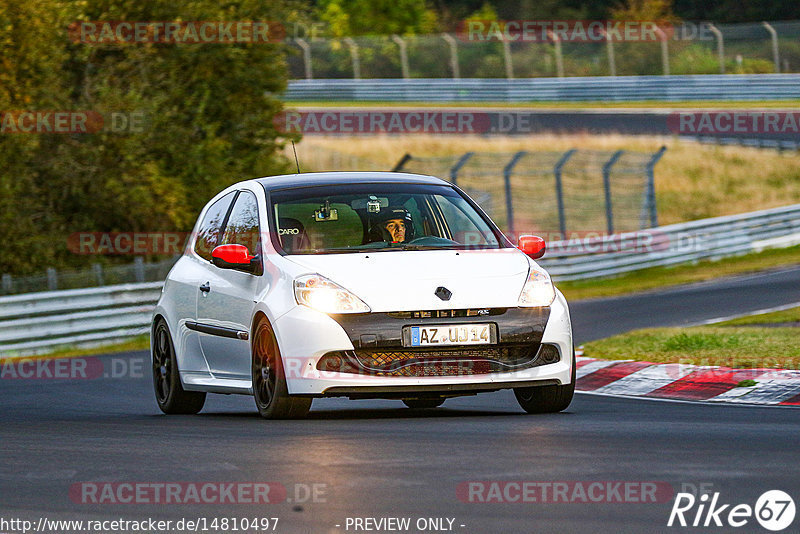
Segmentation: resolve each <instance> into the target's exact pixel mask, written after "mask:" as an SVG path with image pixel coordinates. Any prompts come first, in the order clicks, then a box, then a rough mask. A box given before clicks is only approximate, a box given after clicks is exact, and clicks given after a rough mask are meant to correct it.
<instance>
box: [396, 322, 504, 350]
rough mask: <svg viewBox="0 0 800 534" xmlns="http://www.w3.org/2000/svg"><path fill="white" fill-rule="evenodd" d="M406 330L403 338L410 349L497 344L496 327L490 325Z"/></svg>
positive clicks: (454, 325)
mask: <svg viewBox="0 0 800 534" xmlns="http://www.w3.org/2000/svg"><path fill="white" fill-rule="evenodd" d="M405 330H406V332H404V334H405V335H404V336H403V338H404V341H406V346H409V347H427V346H443V345H489V344H492V343H496V342H497V336H496V334H495V330H494V325H493V324H490V323H486V324H480V323H472V324H448V325H438V326H410V327H407V328H406V329H405Z"/></svg>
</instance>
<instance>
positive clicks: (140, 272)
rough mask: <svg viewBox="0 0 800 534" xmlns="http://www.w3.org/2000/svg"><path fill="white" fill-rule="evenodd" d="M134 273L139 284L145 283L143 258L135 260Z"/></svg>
mask: <svg viewBox="0 0 800 534" xmlns="http://www.w3.org/2000/svg"><path fill="white" fill-rule="evenodd" d="M133 273H134V276H136V281H137V282H144V259H143V258H142V257H141V256H139V257H137V258H135V259H134V260H133Z"/></svg>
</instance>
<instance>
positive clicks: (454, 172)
mask: <svg viewBox="0 0 800 534" xmlns="http://www.w3.org/2000/svg"><path fill="white" fill-rule="evenodd" d="M473 154H474V152H467V153H466V154H464V155H463V156H461V157H460V158H458V161H457V162H456V164H455V165H453V166H452V167H451V168H450V181H451V182H452V183H453V185H456V182H457V181H458V171H460V170H461V167H463V166H464V165H466V164H467V161H469V158H471V157H472V155H473Z"/></svg>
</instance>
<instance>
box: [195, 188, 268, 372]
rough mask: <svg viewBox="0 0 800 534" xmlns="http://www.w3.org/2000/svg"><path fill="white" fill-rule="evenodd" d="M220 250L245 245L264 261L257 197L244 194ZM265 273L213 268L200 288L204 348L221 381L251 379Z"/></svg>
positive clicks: (236, 203) (239, 197) (199, 317)
mask: <svg viewBox="0 0 800 534" xmlns="http://www.w3.org/2000/svg"><path fill="white" fill-rule="evenodd" d="M219 244H220V245H230V244H237V245H244V246H246V247H247V249H248V250H249V251H250V253H251V254H254V255H259V256H260V255H261V232H260V224H259V216H258V201H257V199H256V196H255V194H254V193H252V192H251V191H239V194H238V195H237V197H236V200H235V201H234V204H233V208H232V209H231V212H230V215H229V216H228V219H227V222H226V223H225V228H224V232H223V234H222V239H221V240H220V242H219ZM262 261H263V260H262ZM261 271H262V269H259V270H258V271H257V272H255V273H247V272H244V271H239V270H234V269H221V268H219V267H217V266H215V265H213V264H209V266H208V277H207V278H208V279H207V280H206V282H205V284H203V285H202V286H201V287H200V288H198V289H199V291H198V297H197V323H198V328H199V330H200V346H201V347H202V350H203V355H204V356H205V358H206V361H207V362H208V366H209V368H210V369H211V372H212V374H213V375H214V376H215V377H216V378H230V379H242V380H249V379H250V367H251V363H250V343H249V341H248V338H249V333H250V320H251V318H252V316H253V308H254V307H255V295H256V292H257V290H258V284H259V279H260V277H261V274H262V273H261Z"/></svg>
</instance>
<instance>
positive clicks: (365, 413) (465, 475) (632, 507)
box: [0, 268, 800, 533]
mask: <svg viewBox="0 0 800 534" xmlns="http://www.w3.org/2000/svg"><path fill="white" fill-rule="evenodd" d="M798 288H800V268H793V269H783V270H778V271H775V272H771V273H768V274H761V275H756V276H746V277H738V278H734V279H728V280H723V281H717V282H713V283H705V284H697V285H693V286H688V287H682V288H679V289H673V290H669V291H661V292H652V293H648V294H643V295H637V296H630V297H622V298H615V299H602V300H593V301H584V302H576V303H574V304H573V306H572V314H573V321H574V328H575V333H576V338H577V339H578V340H579V341H586V340H588V339H592V338H595V337H598V336H602V335H608V334H613V333H616V332H619V331H622V330H627V329H629V328H635V327H639V326H653V325H679V324H689V323H696V322H701V321H704V320H708V319H713V318H715V317H719V316H724V315H727V314H733V313H737V312H742V311H750V310H757V309H763V308H768V307H772V306H779V305H782V304H788V303H791V302H796V301H799V300H800V293H798V291H800V290H799V289H798ZM103 360H104V362H105V363H106V364H107V365H110V364H111V362H116V364H115V365H116V366H117V372H119V374H120V375H121V376H119V377H116V378H115V377H110V376H109V377H105V378H102V377H101V378H97V379H95V380H0V520H2V519H5V520H8V519H12V518H20V519H28V520H31V521H34V522H38V520H39V518H47V519H48V520H53V519H77V520H89V519H118V518H125V519H135V520H144V519H148V518H154V519H160V520H173V521H177V520H179V519H181V518H189V519H197V518H198V517H206V518H208V520H209V521H211V519H213V518H214V517H218V518H219V517H229V518H231V517H239V518H241V517H248V518H257V517H278V518H279V523H278V527H277V529H276V530H275V532H292V533H294V532H313V533H316V532H324V533H336V532H356V531H357V530H354V529H353V527H352V526H351V527H350V528H349V529H346V525H347V518H365V517H375V518H380V517H408V518H411V521H412V522H411V525H412V528H410V529H409V530H407V531H406V532H434V531H437V530H432V529H427V530H417V529H416V526H415V522H416V521H417V519H419V518H429V517H431V518H451V519H454V522H453V527H452V530H451V531H452V532H465V533H466V532H470V533H475V532H478V533H484V532H486V533H495V532H511V533H517V532H519V533H523V532H648V533H649V532H675V531H707V530H709V528H702V527H700V528H679V527H672V528H668V527H667V526H666V525H667V520H668V518H669V514H670V510H671V507H672V502H673V495H672V493H670V494H669V495H668V497H667V499H660V500H662V501H663V502H657V503H637V502H625V503H585V502H573V503H548V504H542V503H539V502H527V503H497V502H491V503H478V502H465V500H462V499H460V498H459V494H458V493H457V488H458V487H459V484H462V483H465V482H468V481H538V482H561V481H585V483H586V484H588V483H590V482H595V481H631V482H643V481H657V482H665V483H667V484H669V485H670V486H671V488H672V491H673V492H678V491H680V490H681V488H682V487H686V488H691V487H692V486H694V487H699V486H700V485H701V484H704V485H705V488H706V489H708V490H710V491H711V492H719V493H720V497H719V501H720V503H730V504H739V503H746V504H749V505H751V506H753V505H754V504H755V502H756V499H757V498H758V497H759V496H760V495H761V494H762V493H763V492H764V491H767V490H771V489H781V490H783V491H785V492H787V493H789V494H790V495H791V496H792V497H793V498H794V499H795V501H796V502H798V503H800V462H798V460H799V459H800V451H798V446H797V444H798V436H800V411H797V410H796V409H792V408H774V407H748V406H720V405H707V404H693V403H677V402H663V401H654V400H638V399H624V398H611V397H602V396H597V395H588V394H578V395H576V398H575V401H574V402H573V404H572V405H571V406H570V408H569V409H568V410H567V411H566V412H564V413H560V414H552V415H544V416H530V415H525V414H524V413H523V412H522V411H521V409H520V408H519V407H518V405H517V403H516V401H515V399H514V396H513V394H512V393H511V392H509V391H504V392H498V393H492V394H483V395H478V396H474V397H462V398H457V399H450V400H448V401H447V402H446V403H445V405H444V406H443V407H442V408H438V409H435V410H428V411H412V410H409V409H406V408H404V407H403V405H402V404H401V403H400V402H399V401H382V400H362V401H348V400H345V399H325V400H315V401H314V406H313V408H312V412H311V415H310V417H309V419H307V420H303V421H264V420H261V419H260V418H259V417H258V415H257V413H256V410H255V406H254V404H253V401H252V399H250V398H249V397H239V396H222V395H211V396H209V398H208V401H207V403H206V407H205V409H204V410H203V412H202V413H201V414H200V415H198V416H170V417H167V416H163V415H161V414H160V412H159V411H158V410H157V408H156V405H155V401H154V400H153V393H152V385H151V381H150V378H149V375H148V372H147V371H148V368H147V363H148V356H147V353H144V352H138V353H128V354H122V355H115V356H107V357H104V358H103ZM137 365H138V366H141V367H143V369H140V368H137V367H136V366H137ZM132 367H133V370H131V368H132ZM107 368H109V369H110V368H111V367H107ZM105 481H108V482H139V483H160V482H179V481H182V482H196V483H201V482H212V481H213V482H277V483H280V484H282V485H283V486H284V487H285V488H286V489H287V492H288V497H289V499H290V500H291V501H292V502H285V501H284V502H280V503H276V504H235V505H231V504H225V505H218V504H194V503H188V504H169V505H167V504H161V505H152V504H83V503H80V502H74V501H73V500H72V499H71V498H70V493H69V492H70V488H71V487H72V486H73V485H75V484H80V483H82V482H105ZM313 484H318V485H320V484H321V485H324V486H318V488H324V491H325V493H324V494H318V497H317V499H316V502H311V501H309V500H306V499H304V498H303V497H304V496H305V493H306V492H305V491H304V489H303V488H305V487H308V486H311V485H313ZM298 488H299V489H298ZM298 497H299V499H298ZM78 500H80V499H79V498H78ZM695 511H696V507H695V508H693V509H692V513H691V514H687V519H689V520H690V521H691V519H693V515H694V512H695ZM722 518H723V520H724V518H725V514H723V516H722ZM0 524H2V523H1V522H0ZM445 524H446V523H445ZM337 525H339V527H337ZM461 525H464V526H463V527H462V526H461ZM798 525H800V519H795V522H794V523H793V525H792V526H791V527H790V528H789V529H787V530H786V532H797V529H798ZM65 530H66V529H62V531H65ZM710 530H712V531H717V532H721V531H726V532H727V531H731V530H733V529H731V528H730V527H728V528H725V529H720V528H713V527H710ZM735 530H736V531H748V532H749V531H753V532H767V531H766V530H764V529H762V528H761V527H760V526H759V525H758V524H757V523H756V521H755V519H753V518H751V519H750V520H749V522H748V524H747V525H746V526H745V527H744V528H738V529H735ZM0 531H3V532H9V533H10V532H18V531H17V530H14V529H12V528H2V529H0ZM48 531H54V530H52V529H51V530H48ZM172 531H173V532H177V531H178V530H172ZM185 531H186V529H183V530H182V532H185ZM358 531H359V532H365V530H358ZM370 531H371V532H389V530H370ZM438 531H439V532H441V531H442V530H438ZM444 531H447V530H444ZM117 532H118V530H117ZM208 532H214V530H209V531H208ZM226 532H232V529H230V528H229V529H228V530H227V531H226Z"/></svg>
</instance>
